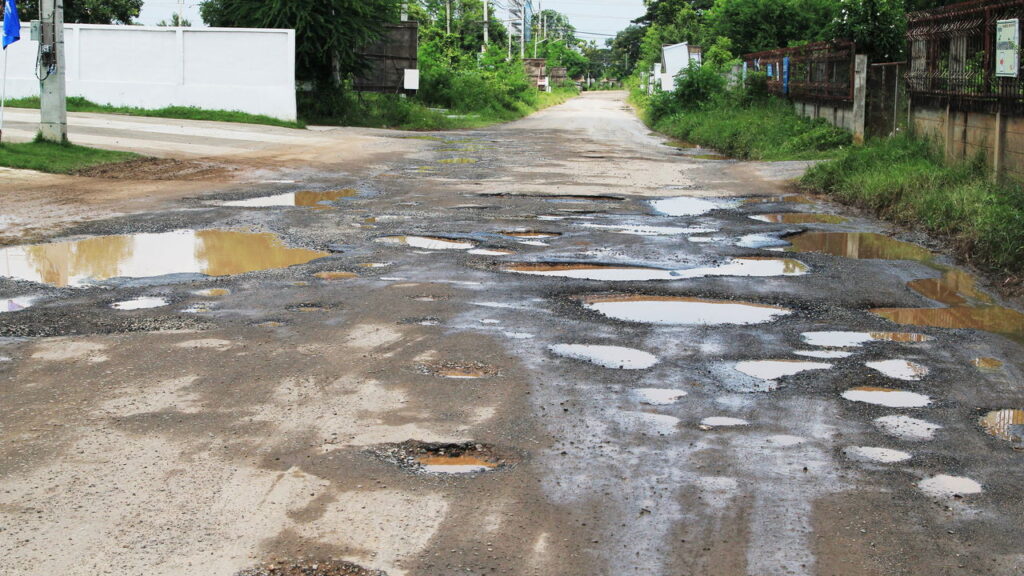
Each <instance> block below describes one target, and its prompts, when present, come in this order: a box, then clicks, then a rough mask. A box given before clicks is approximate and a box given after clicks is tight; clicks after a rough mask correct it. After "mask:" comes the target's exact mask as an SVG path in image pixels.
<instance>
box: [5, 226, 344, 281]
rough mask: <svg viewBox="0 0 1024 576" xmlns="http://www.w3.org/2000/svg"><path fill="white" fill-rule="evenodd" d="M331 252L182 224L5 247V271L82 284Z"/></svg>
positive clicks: (221, 271) (285, 263)
mask: <svg viewBox="0 0 1024 576" xmlns="http://www.w3.org/2000/svg"><path fill="white" fill-rule="evenodd" d="M329 255H330V254H329V253H327V252H321V251H317V250H307V249H305V248H289V247H287V246H285V245H284V243H283V242H282V241H281V238H280V237H279V236H277V235H276V234H271V233H253V232H239V231H230V230H178V231H175V232H164V233H158V234H134V235H130V236H128V235H126V236H95V237H91V238H85V239H83V240H74V241H70V242H53V243H50V244H34V245H30V246H14V247H10V248H3V249H0V276H6V277H9V278H17V279H19V280H28V281H30V282H38V283H41V284H50V285H52V286H59V287H65V286H75V287H78V286H88V285H91V284H94V283H96V282H100V281H103V280H109V279H112V278H154V277H160V276H169V275H173V274H201V275H205V276H233V275H236V274H245V273H247V272H255V271H260V270H271V269H278V268H287V267H289V266H294V265H297V264H305V263H307V262H310V261H312V260H316V259H318V258H323V257H325V256H329Z"/></svg>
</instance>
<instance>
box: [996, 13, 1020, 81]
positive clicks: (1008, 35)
mask: <svg viewBox="0 0 1024 576" xmlns="http://www.w3.org/2000/svg"><path fill="white" fill-rule="evenodd" d="M1019 74H1020V20H1018V19H1014V20H999V21H998V22H996V76H999V77H1000V78H1017V77H1018V75H1019Z"/></svg>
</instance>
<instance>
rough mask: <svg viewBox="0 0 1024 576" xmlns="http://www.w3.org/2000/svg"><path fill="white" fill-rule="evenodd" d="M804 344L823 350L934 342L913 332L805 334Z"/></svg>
mask: <svg viewBox="0 0 1024 576" xmlns="http://www.w3.org/2000/svg"><path fill="white" fill-rule="evenodd" d="M800 338H802V339H803V341H804V342H806V343H807V344H809V345H811V346H820V347H822V348H854V347H858V346H863V345H864V344H867V343H869V342H900V343H904V344H916V343H918V342H928V341H930V340H934V338H932V337H931V336H926V335H924V334H914V333H911V332H804V333H803V334H801V335H800Z"/></svg>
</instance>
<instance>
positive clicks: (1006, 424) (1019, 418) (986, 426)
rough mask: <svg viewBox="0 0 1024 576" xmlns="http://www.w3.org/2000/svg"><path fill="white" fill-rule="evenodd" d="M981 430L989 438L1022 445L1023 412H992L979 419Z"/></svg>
mask: <svg viewBox="0 0 1024 576" xmlns="http://www.w3.org/2000/svg"><path fill="white" fill-rule="evenodd" d="M979 424H981V428H982V430H984V431H985V433H986V434H989V435H990V436H994V437H996V438H999V439H1000V440H1006V441H1007V442H1013V443H1014V444H1024V410H1016V409H1006V410H993V411H992V412H989V413H988V414H985V415H984V416H982V417H981V420H980V421H979Z"/></svg>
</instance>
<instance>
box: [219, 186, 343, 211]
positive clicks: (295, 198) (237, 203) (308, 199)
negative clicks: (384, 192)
mask: <svg viewBox="0 0 1024 576" xmlns="http://www.w3.org/2000/svg"><path fill="white" fill-rule="evenodd" d="M358 195H359V191H358V190H353V189H351V188H346V189H344V190H327V191H325V192H314V191H312V190H303V191H300V192H289V193H287V194H276V195H274V196H260V197H258V198H249V199H246V200H233V201H231V202H224V203H223V205H224V206H232V207H237V208H270V207H276V206H300V207H306V208H315V209H318V210H327V209H330V208H332V207H331V206H328V205H325V204H323V203H326V202H334V201H335V200H339V199H341V198H351V197H353V196H358Z"/></svg>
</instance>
